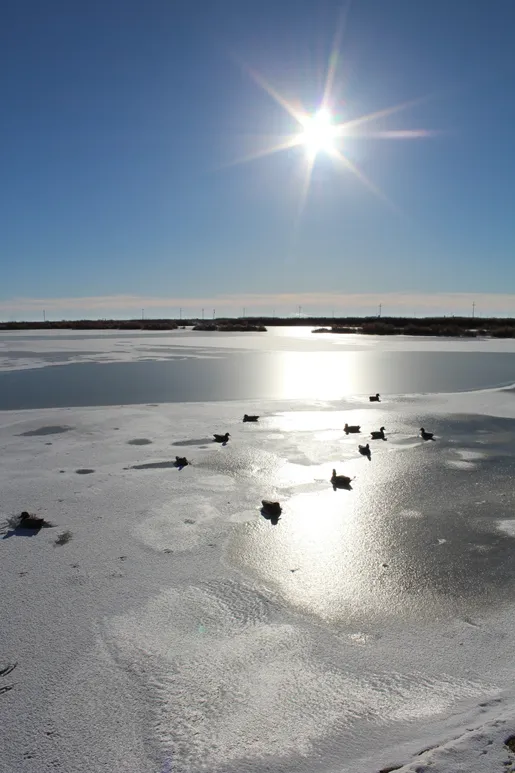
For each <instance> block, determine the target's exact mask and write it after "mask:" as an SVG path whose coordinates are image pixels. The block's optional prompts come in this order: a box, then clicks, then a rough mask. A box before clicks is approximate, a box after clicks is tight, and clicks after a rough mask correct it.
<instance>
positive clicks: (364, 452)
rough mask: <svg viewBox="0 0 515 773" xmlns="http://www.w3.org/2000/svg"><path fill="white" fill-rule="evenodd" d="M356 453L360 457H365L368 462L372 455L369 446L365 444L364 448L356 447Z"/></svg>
mask: <svg viewBox="0 0 515 773" xmlns="http://www.w3.org/2000/svg"><path fill="white" fill-rule="evenodd" d="M358 451H359V452H360V454H361V456H367V457H368V460H369V461H370V460H371V456H372V453H371V451H370V446H369V444H368V443H367V444H366V446H358Z"/></svg>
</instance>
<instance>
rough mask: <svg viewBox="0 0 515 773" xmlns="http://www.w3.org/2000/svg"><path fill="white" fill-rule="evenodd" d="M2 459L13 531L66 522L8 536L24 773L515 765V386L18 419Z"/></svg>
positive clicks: (7, 714)
mask: <svg viewBox="0 0 515 773" xmlns="http://www.w3.org/2000/svg"><path fill="white" fill-rule="evenodd" d="M110 345H111V346H113V343H112V341H111V344H110ZM218 345H219V342H217V346H218ZM243 413H259V414H260V415H261V417H262V418H261V420H260V422H259V423H258V424H257V425H245V424H242V423H241V417H242V416H243ZM350 419H352V423H354V420H355V421H356V423H361V424H362V425H363V426H364V427H367V428H368V427H370V426H372V427H375V426H376V425H380V424H384V425H385V426H386V427H387V435H388V441H387V442H386V443H383V442H381V443H379V444H374V445H373V447H372V461H371V463H369V462H368V461H367V460H366V459H363V458H361V457H360V456H359V455H358V454H357V453H356V448H357V442H358V441H357V439H356V437H354V438H353V437H352V436H348V437H346V436H345V435H344V434H343V432H342V427H343V424H344V423H345V421H347V420H350ZM420 426H427V427H428V428H431V429H432V430H433V429H434V431H435V433H436V436H437V441H436V442H435V443H424V441H423V440H422V439H421V438H419V437H418V428H419V427H420ZM225 431H229V432H230V433H231V439H230V442H229V443H228V444H227V445H226V446H219V445H218V444H215V443H213V442H212V441H211V435H212V433H213V432H225ZM0 448H1V451H2V456H1V458H2V468H1V473H0V476H1V477H0V482H1V489H0V490H1V500H0V508H1V513H0V520H6V519H8V518H10V517H11V516H13V515H15V514H17V513H20V512H21V511H22V510H28V511H30V512H34V513H36V514H37V515H40V516H42V517H44V518H46V519H47V520H48V521H51V522H52V523H53V524H54V525H55V526H54V528H52V529H42V530H41V531H40V532H39V533H38V534H31V535H30V536H23V535H22V534H21V533H19V532H14V533H13V530H12V529H10V528H9V526H8V525H5V526H4V534H3V537H4V538H3V539H0V582H1V589H2V592H1V594H0V620H1V626H0V727H1V735H0V771H1V772H2V773H13V772H14V771H16V773H18V771H20V773H36V772H37V773H47V772H49V771H53V772H54V773H55V771H61V772H62V773H76V772H77V773H78V771H81V773H83V772H84V771H87V772H88V773H100V771H103V772H104V773H105V771H117V773H118V772H119V771H121V772H122V773H163V772H164V771H177V773H197V771H210V773H216V771H224V773H232V772H233V771H234V773H236V771H238V772H239V773H241V771H243V770H249V771H250V770H252V771H253V772H254V771H256V772H257V773H260V772H261V771H265V770H272V769H273V770H276V771H281V772H282V771H284V773H287V772H288V771H296V772H298V771H310V772H311V771H324V772H329V771H330V773H376V771H379V770H381V769H388V767H392V766H397V767H399V766H401V767H400V769H401V770H402V771H403V773H408V771H409V773H415V771H416V772H417V773H422V772H424V773H426V771H427V773H429V772H431V773H454V772H455V771H469V773H483V771H492V770H497V769H498V770H507V771H509V770H515V755H514V754H513V753H512V752H511V751H510V750H509V748H508V747H506V746H505V745H504V741H505V740H506V739H507V738H508V737H509V736H510V735H512V734H514V733H515V692H514V690H513V673H514V666H515V645H514V644H513V642H514V641H515V639H514V635H513V634H514V630H513V623H512V620H513V601H514V597H515V567H513V566H512V564H513V563H514V562H513V561H512V555H513V550H514V547H515V541H514V538H515V528H514V527H513V524H515V519H514V515H513V512H514V511H513V505H514V501H515V494H514V492H513V491H512V488H513V486H512V480H513V475H514V474H515V393H514V392H513V391H512V390H511V389H503V390H485V391H482V392H471V393H466V394H460V395H425V396H419V397H417V396H410V397H406V398H403V397H402V396H397V397H395V398H391V399H388V398H387V397H385V399H384V402H383V403H381V404H380V405H379V406H370V405H368V403H367V402H366V400H365V399H363V398H360V397H356V396H355V397H352V398H350V399H348V400H347V401H341V400H340V401H337V402H329V401H324V402H322V401H320V402H314V401H310V402H302V401H290V402H284V401H282V402H279V401H276V402H272V401H262V402H250V401H245V402H239V403H238V402H218V403H196V404H180V403H176V404H160V405H142V406H120V407H115V408H113V407H109V408H103V407H93V408H84V409H51V410H33V411H9V412H4V413H0ZM36 452H37V453H36ZM176 455H180V456H187V457H188V459H189V460H190V461H191V465H189V466H187V467H185V468H184V469H182V470H178V469H176V468H175V467H173V464H172V463H173V460H174V459H175V456H176ZM333 467H335V468H337V471H341V472H344V471H345V473H346V474H348V475H349V476H351V477H355V480H354V481H353V483H352V487H353V488H352V490H351V491H336V492H335V491H333V489H332V487H331V485H330V483H329V478H330V475H331V470H332V468H333ZM85 471H88V474H83V473H84V472H85ZM80 473H82V474H80ZM264 498H274V499H278V500H280V501H281V503H282V504H283V514H282V517H281V519H280V520H279V523H278V524H277V526H273V525H272V524H271V523H270V521H268V520H266V519H264V518H263V517H262V515H261V513H260V510H259V507H260V502H261V500H262V499H264ZM64 531H69V532H71V539H70V540H69V541H67V542H65V544H56V538H57V537H58V535H59V534H62V533H63V532H64ZM10 666H15V667H14V668H12V669H10ZM4 669H5V674H4V675H2V671H3V670H4ZM6 688H7V689H6ZM402 766H404V767H402Z"/></svg>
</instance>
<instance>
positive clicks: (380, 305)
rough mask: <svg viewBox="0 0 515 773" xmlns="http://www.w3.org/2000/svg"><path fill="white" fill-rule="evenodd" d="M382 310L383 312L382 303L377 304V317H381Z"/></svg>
mask: <svg viewBox="0 0 515 773" xmlns="http://www.w3.org/2000/svg"><path fill="white" fill-rule="evenodd" d="M382 310H383V304H382V303H380V304H379V315H378V316H379V317H381V312H382Z"/></svg>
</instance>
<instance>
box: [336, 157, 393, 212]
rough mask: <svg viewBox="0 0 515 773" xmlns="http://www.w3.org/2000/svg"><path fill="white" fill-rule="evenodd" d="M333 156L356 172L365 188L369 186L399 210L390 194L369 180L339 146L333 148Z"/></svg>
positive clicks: (370, 189) (390, 205) (389, 204)
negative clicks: (389, 196) (391, 199)
mask: <svg viewBox="0 0 515 773" xmlns="http://www.w3.org/2000/svg"><path fill="white" fill-rule="evenodd" d="M331 157H332V158H334V159H336V160H337V161H339V162H340V163H341V164H343V166H345V168H346V169H348V170H349V171H350V172H352V174H354V175H355V176H356V177H357V178H358V180H359V181H360V183H362V185H364V186H365V188H368V190H369V191H371V192H372V193H373V194H374V195H375V196H377V197H378V198H379V199H381V201H384V203H385V204H387V205H388V206H389V207H391V208H392V209H394V210H395V211H396V212H397V211H398V209H397V207H396V206H395V204H393V202H391V201H390V199H389V198H388V196H386V194H385V193H383V191H382V190H381V189H380V188H378V187H377V185H375V184H374V183H373V182H372V180H369V178H368V177H367V176H366V174H365V173H364V172H362V171H361V169H360V168H359V167H358V166H356V164H354V163H353V162H352V161H351V160H350V159H348V158H347V157H346V156H344V155H343V153H341V152H340V151H339V150H337V148H333V149H332V151H331Z"/></svg>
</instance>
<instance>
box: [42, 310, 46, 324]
mask: <svg viewBox="0 0 515 773" xmlns="http://www.w3.org/2000/svg"><path fill="white" fill-rule="evenodd" d="M43 322H46V312H45V310H44V309H43Z"/></svg>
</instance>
